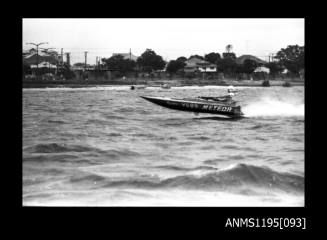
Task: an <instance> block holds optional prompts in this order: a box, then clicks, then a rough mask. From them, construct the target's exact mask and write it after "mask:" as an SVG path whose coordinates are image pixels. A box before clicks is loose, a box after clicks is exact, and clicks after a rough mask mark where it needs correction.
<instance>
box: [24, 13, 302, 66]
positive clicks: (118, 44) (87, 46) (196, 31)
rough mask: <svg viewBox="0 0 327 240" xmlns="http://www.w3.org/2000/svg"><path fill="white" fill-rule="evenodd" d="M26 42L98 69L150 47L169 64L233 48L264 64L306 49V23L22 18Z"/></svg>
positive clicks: (171, 19)
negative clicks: (99, 63)
mask: <svg viewBox="0 0 327 240" xmlns="http://www.w3.org/2000/svg"><path fill="white" fill-rule="evenodd" d="M27 42H34V43H39V42H49V44H47V45H42V47H47V48H50V47H51V48H56V49H55V50H58V51H60V48H63V49H64V52H71V62H72V63H76V62H84V51H88V63H91V64H94V63H95V59H96V56H100V57H110V56H111V55H112V53H127V52H129V49H130V48H131V49H132V53H133V54H134V55H136V56H140V55H141V54H142V53H143V52H144V51H145V49H146V48H150V49H152V50H154V51H155V52H156V53H157V54H159V55H161V56H162V57H163V58H164V59H165V60H167V61H169V60H173V59H176V58H177V57H180V56H185V57H189V56H190V55H193V54H199V55H204V54H207V53H210V52H218V53H220V54H222V52H224V51H225V47H226V45H228V44H231V45H233V52H235V53H236V55H237V56H240V55H243V54H251V55H255V56H258V57H260V58H262V59H264V60H267V59H268V55H269V54H271V53H276V52H277V51H279V50H280V49H281V48H285V47H287V45H293V44H298V45H302V46H303V45H304V19H280V18H278V19H241V18H236V19H217V18H206V19H201V18H198V19H197V18H190V19H173V18H167V19H162V18H161V19H160V18H159V19H155V18H149V19H135V18H127V19H123V18H122V19H73V18H70V19H63V18H60V19H23V49H29V48H31V47H32V46H31V45H26V43H27Z"/></svg>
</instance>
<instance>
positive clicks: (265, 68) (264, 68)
mask: <svg viewBox="0 0 327 240" xmlns="http://www.w3.org/2000/svg"><path fill="white" fill-rule="evenodd" d="M253 72H255V73H257V72H264V73H270V69H269V68H267V67H257V68H256V69H255V70H254V71H253Z"/></svg>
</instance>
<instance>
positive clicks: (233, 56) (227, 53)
mask: <svg viewBox="0 0 327 240" xmlns="http://www.w3.org/2000/svg"><path fill="white" fill-rule="evenodd" d="M223 58H230V59H233V60H235V59H236V55H235V53H232V52H224V53H223Z"/></svg>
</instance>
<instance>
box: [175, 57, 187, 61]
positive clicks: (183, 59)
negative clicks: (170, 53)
mask: <svg viewBox="0 0 327 240" xmlns="http://www.w3.org/2000/svg"><path fill="white" fill-rule="evenodd" d="M176 61H180V62H186V61H187V58H186V57H179V58H177V59H176Z"/></svg>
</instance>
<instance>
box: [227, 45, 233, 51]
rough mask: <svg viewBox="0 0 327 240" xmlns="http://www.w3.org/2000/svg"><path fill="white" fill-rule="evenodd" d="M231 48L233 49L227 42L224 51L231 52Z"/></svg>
mask: <svg viewBox="0 0 327 240" xmlns="http://www.w3.org/2000/svg"><path fill="white" fill-rule="evenodd" d="M232 50H233V45H231V44H228V45H227V46H226V52H227V53H230V52H232Z"/></svg>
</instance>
